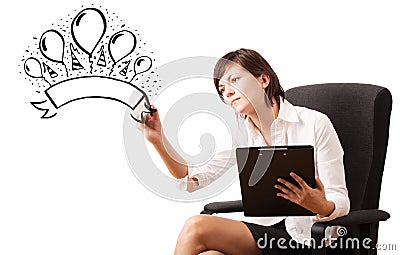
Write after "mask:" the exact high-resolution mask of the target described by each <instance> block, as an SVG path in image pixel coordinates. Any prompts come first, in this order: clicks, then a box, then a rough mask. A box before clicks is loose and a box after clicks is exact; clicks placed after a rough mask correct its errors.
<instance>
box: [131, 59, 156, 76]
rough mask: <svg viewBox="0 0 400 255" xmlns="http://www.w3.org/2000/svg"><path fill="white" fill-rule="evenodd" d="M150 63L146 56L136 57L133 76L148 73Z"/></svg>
mask: <svg viewBox="0 0 400 255" xmlns="http://www.w3.org/2000/svg"><path fill="white" fill-rule="evenodd" d="M151 65H152V61H151V58H149V57H148V56H142V57H138V58H137V59H136V61H135V64H134V67H133V68H134V71H135V76H136V75H138V74H141V73H144V72H146V71H148V70H149V69H150V68H151Z"/></svg>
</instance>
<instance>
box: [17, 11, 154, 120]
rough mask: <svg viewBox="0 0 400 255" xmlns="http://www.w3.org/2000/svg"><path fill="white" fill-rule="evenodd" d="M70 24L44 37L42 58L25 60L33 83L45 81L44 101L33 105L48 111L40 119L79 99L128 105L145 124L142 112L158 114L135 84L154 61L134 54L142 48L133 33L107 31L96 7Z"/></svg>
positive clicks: (112, 28)
mask: <svg viewBox="0 0 400 255" xmlns="http://www.w3.org/2000/svg"><path fill="white" fill-rule="evenodd" d="M67 23H68V24H67V25H66V26H62V25H60V26H59V28H60V31H61V32H63V34H64V35H62V34H61V32H60V31H58V30H57V29H50V30H47V31H46V32H44V33H43V34H42V36H41V38H40V41H39V45H38V49H39V50H40V56H39V53H38V52H37V53H36V54H37V57H34V56H33V55H32V54H31V56H29V57H27V58H26V59H24V70H25V73H26V74H27V75H28V76H29V77H30V80H31V81H32V80H39V79H40V80H41V81H43V82H46V83H47V86H45V87H46V89H45V90H44V94H45V95H46V99H45V100H42V101H40V102H31V104H32V105H33V106H34V107H35V108H37V109H39V110H42V111H45V113H44V114H43V116H42V118H52V117H54V116H55V115H56V114H57V109H59V108H60V107H62V106H63V105H66V104H68V103H70V102H73V101H76V100H81V99H87V98H103V99H110V100H114V101H117V102H120V103H123V104H125V105H126V106H127V107H129V108H130V109H131V110H132V113H131V116H132V118H133V119H135V120H136V121H139V122H141V123H144V121H145V120H144V113H146V112H148V113H152V112H154V110H153V109H151V107H150V102H149V98H148V96H147V95H146V93H145V92H144V91H143V90H142V89H141V88H139V87H138V86H136V85H134V84H133V83H134V82H135V81H138V76H139V75H143V74H144V73H146V72H148V71H149V70H150V68H151V67H152V63H153V60H152V58H150V57H149V56H147V55H140V53H139V52H135V53H136V54H134V51H135V49H136V48H137V44H138V41H137V38H136V36H135V34H133V33H132V32H131V31H129V30H127V29H124V27H125V25H122V26H119V28H118V31H117V30H116V27H118V26H116V25H114V26H113V25H111V26H110V28H109V29H107V21H106V17H105V15H104V14H103V13H102V12H101V11H100V10H99V9H96V8H86V9H83V10H82V11H80V12H79V13H78V14H77V15H76V16H75V17H74V18H73V20H72V22H67ZM67 26H71V28H70V30H69V29H67ZM107 34H109V35H107ZM35 39H36V38H35ZM140 41H141V40H140ZM66 42H70V43H69V44H66ZM144 45H145V44H144ZM75 46H77V47H78V48H76V47H75ZM105 46H106V47H105ZM139 48H141V46H139ZM27 52H29V51H27ZM65 53H67V54H65ZM43 57H44V58H43ZM41 59H42V61H40V60H41ZM152 73H153V72H152ZM148 81H149V80H147V82H148ZM154 82H157V81H154ZM153 86H154V84H153ZM142 88H144V86H142ZM37 92H38V93H40V91H37Z"/></svg>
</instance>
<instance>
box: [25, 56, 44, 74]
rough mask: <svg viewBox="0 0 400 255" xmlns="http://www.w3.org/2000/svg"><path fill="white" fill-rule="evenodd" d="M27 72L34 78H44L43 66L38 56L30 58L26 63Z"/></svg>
mask: <svg viewBox="0 0 400 255" xmlns="http://www.w3.org/2000/svg"><path fill="white" fill-rule="evenodd" d="M24 69H25V73H26V74H27V75H29V76H30V77H32V78H43V74H42V66H41V65H40V62H39V60H37V59H36V58H28V59H27V60H26V61H25V64H24Z"/></svg>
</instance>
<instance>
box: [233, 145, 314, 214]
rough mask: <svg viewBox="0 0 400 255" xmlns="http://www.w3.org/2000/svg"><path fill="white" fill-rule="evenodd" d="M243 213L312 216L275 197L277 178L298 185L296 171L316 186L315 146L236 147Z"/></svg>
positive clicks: (310, 184) (291, 203) (304, 210)
mask: <svg viewBox="0 0 400 255" xmlns="http://www.w3.org/2000/svg"><path fill="white" fill-rule="evenodd" d="M236 160H237V164H238V170H239V179H240V187H241V192H242V202H243V209H244V215H245V216H260V217H266V216H312V215H315V213H313V212H311V211H309V210H307V209H305V208H303V207H301V206H299V205H297V204H295V203H293V202H291V201H289V200H286V199H284V198H282V197H278V196H277V193H279V192H280V190H278V189H276V188H275V187H274V185H275V184H278V181H277V179H278V178H284V179H286V180H288V181H290V182H291V183H293V184H295V185H297V186H298V184H297V182H296V181H295V180H294V179H293V178H292V177H291V176H290V172H295V173H296V174H297V175H298V176H300V177H301V178H303V180H304V181H305V182H306V183H307V184H308V185H309V186H310V187H312V188H315V165H314V147H313V146H311V145H291V146H262V147H245V148H237V149H236Z"/></svg>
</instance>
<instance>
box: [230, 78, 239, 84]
mask: <svg viewBox="0 0 400 255" xmlns="http://www.w3.org/2000/svg"><path fill="white" fill-rule="evenodd" d="M238 80H239V77H233V78H232V79H231V81H232V83H235V82H237V81H238Z"/></svg>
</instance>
